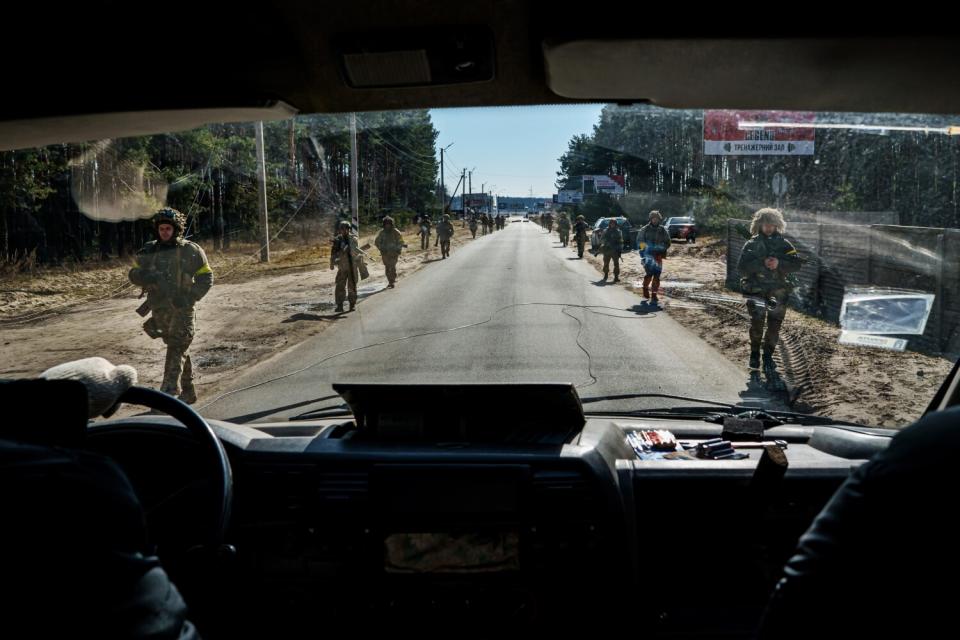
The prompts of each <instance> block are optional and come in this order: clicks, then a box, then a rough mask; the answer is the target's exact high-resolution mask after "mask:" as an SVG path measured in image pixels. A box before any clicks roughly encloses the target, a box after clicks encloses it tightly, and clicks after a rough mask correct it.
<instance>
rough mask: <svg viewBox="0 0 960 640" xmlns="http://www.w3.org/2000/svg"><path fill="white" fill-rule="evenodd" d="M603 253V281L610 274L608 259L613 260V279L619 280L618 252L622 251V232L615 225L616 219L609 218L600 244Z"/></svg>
mask: <svg viewBox="0 0 960 640" xmlns="http://www.w3.org/2000/svg"><path fill="white" fill-rule="evenodd" d="M600 252H601V253H602V254H603V281H604V282H606V281H607V278H608V277H609V274H610V261H611V260H613V281H614V282H620V254H621V253H622V252H623V232H622V231H620V229H619V228H618V227H617V221H616V220H615V219H612V218H611V219H610V223H609V224H608V225H607V229H606V231H604V232H603V240H602V241H601V245H600Z"/></svg>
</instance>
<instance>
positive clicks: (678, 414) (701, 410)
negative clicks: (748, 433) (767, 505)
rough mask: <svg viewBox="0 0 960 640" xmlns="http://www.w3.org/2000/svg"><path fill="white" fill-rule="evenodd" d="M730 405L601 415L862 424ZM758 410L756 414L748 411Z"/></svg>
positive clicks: (717, 421)
mask: <svg viewBox="0 0 960 640" xmlns="http://www.w3.org/2000/svg"><path fill="white" fill-rule="evenodd" d="M730 408H731V409H734V410H740V411H731V412H726V411H713V410H711V409H709V408H707V407H662V408H658V409H633V410H630V411H604V412H603V414H604V415H610V416H630V417H645V418H670V419H674V420H677V419H685V418H686V419H690V420H703V421H704V422H712V423H715V424H723V420H724V418H754V417H755V418H757V419H760V420H761V421H762V422H763V423H764V428H765V429H769V428H771V427H777V426H782V425H786V424H791V425H801V426H819V425H824V426H825V425H842V426H847V427H860V428H863V427H864V425H862V424H857V423H856V422H848V421H846V420H837V419H835V418H828V417H826V416H814V415H810V414H806V413H794V412H792V411H779V410H774V409H758V408H751V407H737V406H731V407H730ZM755 413H759V414H760V415H756V416H755V415H751V414H755Z"/></svg>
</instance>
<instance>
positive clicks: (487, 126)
mask: <svg viewBox="0 0 960 640" xmlns="http://www.w3.org/2000/svg"><path fill="white" fill-rule="evenodd" d="M601 109H603V105H602V104H589V105H543V106H535V107H484V108H472V109H431V110H430V117H431V119H432V120H433V126H434V127H436V129H437V131H439V132H440V136H439V137H438V138H437V159H438V160H439V157H440V151H439V150H440V149H441V148H442V147H446V146H447V145H449V144H450V143H453V146H452V147H450V148H449V149H448V150H447V151H446V152H445V154H444V161H445V162H444V163H445V165H446V168H445V170H444V171H445V180H446V183H447V190H448V191H449V192H450V193H451V194H452V193H453V190H454V188H455V187H456V186H457V181H458V180H459V179H460V171H461V170H462V169H467V170H468V171H469V170H470V169H473V180H472V182H473V192H474V193H479V192H480V190H481V187H482V188H483V190H484V191H487V192H490V191H492V192H493V193H495V194H497V195H499V196H526V197H529V196H530V190H531V189H533V195H534V196H537V197H543V198H549V197H550V196H551V195H553V194H554V193H556V191H557V190H556V187H555V186H554V182H555V181H556V179H557V175H556V174H557V171H558V170H559V169H560V163H559V161H558V159H559V158H560V156H561V155H562V154H563V152H564V151H566V150H567V142H568V141H569V140H570V138H571V137H572V136H574V135H576V134H580V133H587V134H589V133H591V132H592V131H593V125H595V124H596V123H597V122H598V121H599V118H600V111H601ZM474 167H476V168H475V169H474ZM460 193H461V191H458V192H457V194H458V195H459V194H460Z"/></svg>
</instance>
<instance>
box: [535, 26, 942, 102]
mask: <svg viewBox="0 0 960 640" xmlns="http://www.w3.org/2000/svg"><path fill="white" fill-rule="evenodd" d="M543 53H544V61H545V65H546V71H547V83H548V85H549V87H550V89H551V90H552V91H553V92H555V93H556V94H558V95H560V96H563V97H565V98H574V99H587V100H600V101H649V102H652V103H654V104H657V105H660V106H664V107H674V108H687V109H707V108H712V109H718V108H729V109H784V110H809V111H858V112H862V111H878V112H913V113H960V84H958V83H955V82H952V80H951V79H952V78H955V77H957V75H958V71H960V47H958V45H957V42H956V41H955V40H949V39H946V38H897V39H892V38H859V39H839V38H782V39H760V38H755V39H751V38H703V39H683V38H677V39H617V40H607V39H578V40H564V41H550V40H547V41H545V42H544V44H543Z"/></svg>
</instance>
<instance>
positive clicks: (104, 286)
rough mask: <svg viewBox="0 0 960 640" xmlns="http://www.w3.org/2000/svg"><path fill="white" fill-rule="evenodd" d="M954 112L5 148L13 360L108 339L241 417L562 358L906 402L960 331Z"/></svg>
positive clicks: (476, 121) (397, 117) (749, 398)
mask: <svg viewBox="0 0 960 640" xmlns="http://www.w3.org/2000/svg"><path fill="white" fill-rule="evenodd" d="M958 124H960V119H958V118H951V117H945V116H921V115H904V114H880V113H877V114H852V113H811V112H785V111H777V112H758V111H723V110H716V111H711V110H706V111H700V110H669V109H661V108H655V107H650V106H614V105H600V104H588V105H574V106H536V107H518V108H512V107H511V108H483V109H441V110H421V111H398V112H378V113H357V114H337V115H308V116H298V117H296V118H294V119H291V120H285V121H273V122H253V123H232V124H216V125H208V126H205V127H203V128H200V129H196V130H193V131H185V132H172V133H168V134H163V135H151V136H146V137H140V138H126V139H112V140H98V141H91V142H88V143H83V144H62V145H54V146H48V147H43V148H37V149H29V150H18V151H5V152H2V153H0V203H2V205H0V206H2V221H3V228H2V239H3V245H2V269H0V278H2V285H0V332H2V339H3V354H4V357H3V359H2V361H0V376H2V377H7V378H13V377H33V376H38V375H40V374H42V373H43V372H44V371H46V370H47V369H49V368H51V367H53V366H55V365H58V364H61V363H63V362H67V361H70V360H76V359H79V358H86V357H102V358H106V359H107V360H110V361H111V362H113V363H115V364H129V365H133V366H134V367H135V368H136V370H137V371H138V372H139V383H140V384H141V385H144V386H149V387H154V388H157V389H161V390H162V391H165V392H167V393H170V394H173V395H176V396H179V397H180V398H181V399H182V400H184V401H186V402H188V403H191V404H192V405H193V406H194V407H195V408H196V409H198V410H199V411H200V413H201V414H202V415H204V416H205V417H208V418H217V419H226V420H231V421H233V422H237V423H248V422H264V421H286V420H289V419H303V418H304V417H307V418H309V417H312V416H313V417H322V416H324V415H336V414H337V412H342V411H343V410H344V409H345V407H344V406H343V404H342V401H341V400H339V398H338V396H337V394H336V393H335V392H334V391H333V389H332V386H331V385H332V384H334V383H337V382H390V383H477V382H481V383H482V382H490V383H506V382H564V383H572V384H574V385H575V386H576V388H577V392H578V394H579V395H580V397H581V398H582V399H584V400H585V402H584V408H585V409H586V410H587V411H588V412H590V413H596V414H604V413H608V414H617V413H623V412H643V411H674V412H678V411H689V412H693V411H697V412H701V413H703V412H711V411H720V410H723V406H724V405H733V406H736V407H759V408H764V409H767V410H780V411H789V412H793V413H796V414H803V415H805V416H817V417H819V418H829V419H831V420H836V421H838V422H847V423H855V424H858V425H864V426H873V427H885V428H899V427H902V426H905V425H906V424H909V423H910V422H911V421H912V420H914V419H916V418H917V417H918V416H919V415H920V414H921V413H922V412H923V410H924V409H925V407H926V405H927V403H928V402H929V401H930V399H931V398H932V397H933V395H934V393H935V392H936V390H937V388H938V387H939V385H940V384H941V382H942V381H943V379H944V378H945V376H946V375H947V373H948V372H949V371H950V369H951V367H952V364H953V362H954V361H955V358H956V355H955V354H957V353H958V351H960V334H958V332H957V320H958V318H960V296H958V293H960V292H958V287H960V274H958V271H957V264H958V255H960V233H958V231H957V229H956V228H957V226H958V223H960V212H958V197H960V194H958V166H957V165H958V143H960V135H958V134H960V128H958V126H957V125H958ZM625 396H629V397H625ZM490 401H491V402H497V398H496V397H491V398H490ZM121 411H123V412H128V413H136V412H141V411H142V409H139V408H137V407H124V408H122V409H121Z"/></svg>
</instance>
